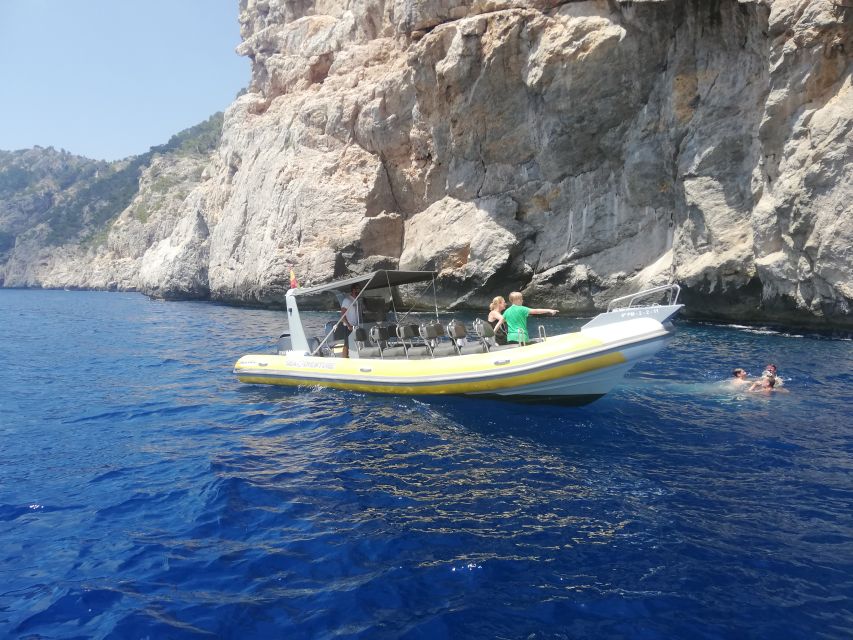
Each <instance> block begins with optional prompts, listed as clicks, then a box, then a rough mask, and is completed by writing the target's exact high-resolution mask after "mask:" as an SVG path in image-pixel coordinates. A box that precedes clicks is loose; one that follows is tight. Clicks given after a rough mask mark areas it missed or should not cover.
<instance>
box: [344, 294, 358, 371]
mask: <svg viewBox="0 0 853 640" xmlns="http://www.w3.org/2000/svg"><path fill="white" fill-rule="evenodd" d="M360 292H361V287H359V286H358V285H357V284H354V285H352V287H351V288H350V292H349V295H347V296H344V299H343V300H342V301H341V324H342V325H343V326H344V328H345V329H346V331H347V337H346V338H344V348H343V351H342V352H341V355H342V356H343V357H344V358H349V338H350V334H351V333H352V330H353V329H354V328H355V326H356V325H357V324H360V323H361V302H359V300H358V294H359V293H360Z"/></svg>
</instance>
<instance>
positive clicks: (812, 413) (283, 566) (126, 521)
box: [0, 290, 853, 640]
mask: <svg viewBox="0 0 853 640" xmlns="http://www.w3.org/2000/svg"><path fill="white" fill-rule="evenodd" d="M324 319H325V318H322V317H321V316H317V317H316V318H315V319H314V321H315V322H316V323H317V324H318V326H319V325H320V324H321V323H322V321H323V320H324ZM283 321H284V316H283V314H282V313H280V312H274V311H263V310H247V309H236V308H229V307H224V306H218V305H213V304H206V303H189V302H186V303H176V302H169V303H166V302H155V301H150V300H148V299H146V298H145V297H143V296H140V295H135V294H116V293H94V292H92V293H80V292H63V291H9V290H4V291H0V353H2V356H3V366H2V369H0V402H2V405H0V637H10V638H190V637H221V638H424V639H427V638H429V639H434V638H525V639H536V640H540V639H546V638H548V639H550V638H641V639H656V638H843V637H848V638H849V637H851V636H853V598H851V596H853V424H851V419H850V416H851V411H850V407H851V400H853V393H851V385H853V342H850V341H844V340H829V339H821V338H818V337H815V336H809V335H785V334H779V333H772V332H765V333H761V332H755V331H752V330H746V329H739V328H731V327H729V328H724V327H714V326H703V325H691V324H686V323H681V324H680V326H679V333H678V335H677V337H676V338H675V339H674V340H673V342H672V343H671V345H670V347H669V348H668V349H667V350H666V351H664V352H662V353H661V354H660V355H659V356H658V357H656V358H655V359H654V360H651V361H648V362H646V363H643V364H641V365H640V366H639V367H638V368H636V369H634V370H633V371H632V373H631V374H630V375H629V376H628V377H627V378H626V380H625V383H624V384H623V385H622V386H621V387H619V388H618V389H617V390H616V391H614V392H613V393H612V394H610V395H608V396H606V397H605V398H603V399H601V400H599V401H598V402H596V403H593V404H591V405H588V406H586V407H582V408H565V407H552V406H529V405H515V404H510V403H502V402H498V401H486V400H464V399H448V400H442V401H435V402H429V403H424V402H420V401H413V400H405V399H400V398H394V397H374V396H364V395H360V394H353V393H342V392H335V391H323V390H289V389H284V388H268V387H259V386H249V385H242V384H240V383H238V382H237V381H236V379H235V378H234V377H233V376H232V374H231V367H232V365H233V363H234V361H235V360H236V359H237V358H238V357H239V356H241V355H243V354H244V353H247V352H251V351H255V352H258V351H269V349H271V348H272V345H273V344H274V342H275V338H276V337H277V336H278V334H279V333H280V332H281V331H282V329H283V328H284V327H283ZM548 322H549V323H550V324H549V329H550V330H551V331H554V330H556V329H557V328H559V327H566V326H569V325H572V324H573V323H572V322H571V321H567V320H553V321H552V320H549V321H548ZM574 324H577V323H574ZM769 361H774V362H776V363H777V364H778V365H779V370H780V374H781V375H782V377H783V378H785V379H786V388H787V389H789V390H790V393H788V394H786V395H783V394H775V395H772V396H769V397H765V396H762V395H754V394H752V395H747V394H744V393H737V392H735V391H732V390H731V389H730V388H727V387H726V386H725V385H721V384H719V381H720V380H723V379H725V378H726V377H727V376H728V374H729V371H730V369H731V368H732V367H734V366H744V367H745V368H747V369H748V370H749V371H750V373H752V374H758V373H759V372H760V370H761V368H762V365H763V364H765V363H766V362H769Z"/></svg>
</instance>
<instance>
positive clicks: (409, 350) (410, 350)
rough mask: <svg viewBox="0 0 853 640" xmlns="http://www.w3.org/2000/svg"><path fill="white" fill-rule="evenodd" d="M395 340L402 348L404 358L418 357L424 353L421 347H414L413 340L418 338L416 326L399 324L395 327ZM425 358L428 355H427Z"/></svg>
mask: <svg viewBox="0 0 853 640" xmlns="http://www.w3.org/2000/svg"><path fill="white" fill-rule="evenodd" d="M396 333H397V340H399V342H400V345H401V346H402V347H403V350H404V352H405V355H406V357H407V358H408V357H410V355H411V356H412V357H418V355H421V354H422V353H423V351H424V347H423V345H419V346H417V347H416V346H415V339H416V338H418V337H419V336H420V334H419V332H418V325H416V324H400V325H397V331H396ZM427 357H429V354H428V353H427Z"/></svg>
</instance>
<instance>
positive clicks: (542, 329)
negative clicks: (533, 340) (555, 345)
mask: <svg viewBox="0 0 853 640" xmlns="http://www.w3.org/2000/svg"><path fill="white" fill-rule="evenodd" d="M546 338H547V336H546V335H545V327H544V326H542V325H541V324H540V325H539V340H540V341H542V342H545V340H546Z"/></svg>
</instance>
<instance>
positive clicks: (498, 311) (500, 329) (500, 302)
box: [489, 296, 506, 344]
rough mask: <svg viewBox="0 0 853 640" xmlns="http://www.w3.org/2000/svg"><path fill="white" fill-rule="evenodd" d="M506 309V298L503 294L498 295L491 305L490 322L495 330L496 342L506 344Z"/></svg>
mask: <svg viewBox="0 0 853 640" xmlns="http://www.w3.org/2000/svg"><path fill="white" fill-rule="evenodd" d="M504 309H506V300H504V299H503V297H502V296H497V297H496V298H495V299H494V300H492V304H490V305H489V324H490V325H492V329H494V331H495V342H497V343H498V344H506V322H504V317H503V315H502V313H503V310H504Z"/></svg>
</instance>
